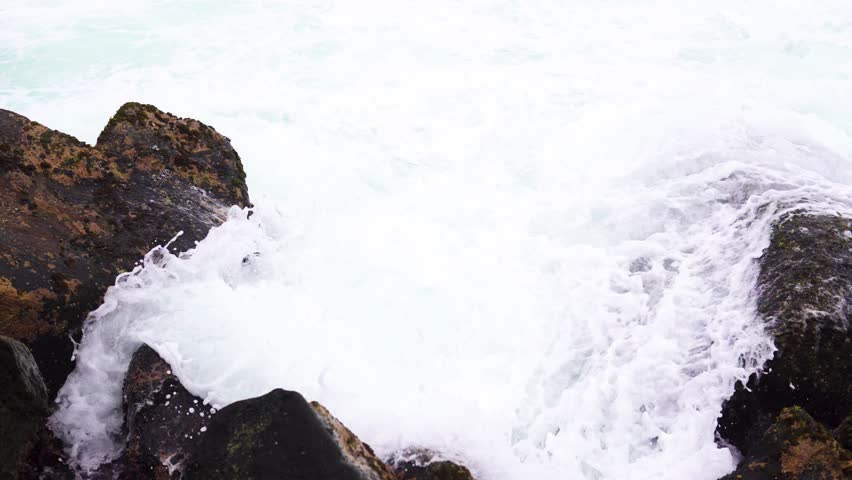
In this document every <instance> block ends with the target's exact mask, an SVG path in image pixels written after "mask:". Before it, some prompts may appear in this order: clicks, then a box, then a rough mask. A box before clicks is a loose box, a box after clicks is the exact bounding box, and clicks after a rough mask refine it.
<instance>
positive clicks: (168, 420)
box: [117, 345, 215, 480]
mask: <svg viewBox="0 0 852 480" xmlns="http://www.w3.org/2000/svg"><path fill="white" fill-rule="evenodd" d="M214 413H215V409H213V408H212V407H211V406H209V405H205V404H204V402H202V401H201V399H200V398H198V397H196V396H194V395H192V394H191V393H189V392H188V391H187V390H186V389H185V388H184V387H183V385H181V384H180V381H178V379H177V377H176V376H175V375H174V373H172V369H171V367H170V366H169V364H168V363H166V361H165V360H163V359H162V358H160V356H159V355H158V354H157V352H155V351H154V350H153V349H151V348H150V347H148V346H147V345H143V346H142V347H141V348H140V349H139V350H137V351H136V353H135V354H134V355H133V359H132V360H131V362H130V368H129V369H128V372H127V377H126V379H125V382H124V414H125V416H124V418H125V428H126V430H127V444H126V446H125V451H124V454H123V455H122V458H121V459H120V460H119V461H118V462H117V463H118V468H120V469H121V474H122V475H121V476H122V478H138V479H143V478H151V479H157V480H161V479H168V478H180V472H181V471H182V466H183V462H184V461H185V460H186V458H187V456H188V455H189V452H190V451H191V450H192V448H193V447H194V446H195V444H196V443H197V441H198V439H199V438H200V436H201V434H202V433H203V432H204V431H205V430H207V424H208V422H209V421H210V419H211V417H212V416H213V414H214Z"/></svg>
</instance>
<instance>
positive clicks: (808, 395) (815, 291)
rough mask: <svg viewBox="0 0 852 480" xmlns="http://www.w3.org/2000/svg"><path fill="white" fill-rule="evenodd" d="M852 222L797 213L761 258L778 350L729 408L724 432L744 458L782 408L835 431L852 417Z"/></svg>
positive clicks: (762, 300) (761, 289)
mask: <svg viewBox="0 0 852 480" xmlns="http://www.w3.org/2000/svg"><path fill="white" fill-rule="evenodd" d="M850 230H852V221H850V220H849V219H847V218H843V217H839V216H830V215H810V214H805V213H802V212H797V213H794V214H791V215H788V216H786V217H785V218H783V219H782V220H781V221H779V222H778V223H777V224H776V225H775V226H774V228H773V232H772V236H771V241H770V245H769V247H768V248H767V249H766V250H765V251H764V253H763V256H762V257H761V258H760V260H759V263H760V272H759V275H758V296H757V308H758V312H759V314H760V315H761V316H762V317H763V318H765V319H766V321H767V322H768V331H769V333H770V334H772V335H773V337H774V340H775V345H776V347H777V348H778V351H777V352H776V353H775V355H774V357H773V358H772V359H771V360H770V361H769V362H767V364H766V365H765V367H764V369H763V372H762V373H761V374H760V375H752V376H751V378H749V379H748V382H747V385H746V386H745V387H744V386H743V385H742V383H738V384H737V386H736V391H735V392H734V395H733V396H732V397H731V398H730V399H729V400H728V401H727V402H725V404H724V405H723V409H722V416H721V418H720V419H719V427H718V433H719V435H720V437H721V438H722V439H724V440H725V441H727V442H729V443H730V444H732V445H733V446H735V447H736V448H737V449H739V451H740V452H742V453H743V454H747V455H748V456H751V453H752V447H753V446H754V445H755V444H756V443H757V442H758V441H760V439H761V437H762V436H763V433H764V432H766V430H767V429H768V428H769V427H770V426H771V425H772V422H773V421H774V419H775V418H776V417H777V415H778V414H779V413H780V412H781V411H782V409H784V408H787V407H791V406H793V405H799V406H801V407H802V408H804V409H805V410H806V411H807V412H808V413H809V414H811V415H813V418H814V419H816V421H817V422H820V423H822V424H824V425H826V426H827V427H828V428H829V429H833V428H836V427H837V426H838V425H839V424H840V422H841V421H842V420H843V419H844V418H846V417H848V416H849V415H850V413H852V382H850V379H852V233H850Z"/></svg>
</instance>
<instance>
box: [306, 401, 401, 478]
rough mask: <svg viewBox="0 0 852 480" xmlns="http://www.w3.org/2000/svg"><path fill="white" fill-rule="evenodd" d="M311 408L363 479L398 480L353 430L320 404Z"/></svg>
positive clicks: (316, 403) (317, 403)
mask: <svg viewBox="0 0 852 480" xmlns="http://www.w3.org/2000/svg"><path fill="white" fill-rule="evenodd" d="M311 407H313V409H314V411H315V412H316V413H317V415H318V416H319V418H320V420H322V423H323V425H324V426H325V429H326V431H327V432H328V433H329V434H331V435H332V437H334V440H335V441H336V442H337V445H338V446H339V447H340V451H341V453H342V454H343V456H344V458H345V459H346V461H347V462H348V463H349V464H350V465H353V466H354V467H355V469H356V470H358V471H359V472H360V473H361V477H362V478H365V479H372V480H397V475H396V473H395V472H394V470H393V469H392V468H390V467H388V466H387V465H385V463H384V462H382V461H381V460H379V458H378V457H376V454H375V453H374V452H373V449H372V448H370V446H369V445H367V444H366V443H364V442H362V441H361V440H360V439H359V438H358V437H357V436H355V434H354V433H352V431H351V430H349V429H348V428H346V426H345V425H343V423H341V422H340V420H338V419H337V418H335V417H334V416H333V415H332V414H331V412H329V411H328V410H327V409H326V408H325V407H324V406H322V405H321V404H320V403H319V402H311Z"/></svg>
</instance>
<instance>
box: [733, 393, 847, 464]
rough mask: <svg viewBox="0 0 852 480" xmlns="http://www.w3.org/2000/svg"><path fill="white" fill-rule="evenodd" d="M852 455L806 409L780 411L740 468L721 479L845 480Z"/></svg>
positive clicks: (797, 408)
mask: <svg viewBox="0 0 852 480" xmlns="http://www.w3.org/2000/svg"><path fill="white" fill-rule="evenodd" d="M848 478H852V453H850V452H849V451H848V450H845V449H843V447H842V446H841V445H840V444H839V443H838V442H837V441H836V440H835V439H834V438H833V437H832V436H831V434H830V432H829V431H828V430H827V429H826V428H825V427H824V426H822V425H820V424H819V423H817V422H816V421H814V419H813V418H811V416H810V415H808V414H807V413H806V412H805V411H804V410H803V409H801V408H799V407H791V408H787V409H784V410H782V411H781V413H780V415H779V416H778V418H777V420H776V421H775V423H774V424H773V425H772V427H770V428H769V429H768V430H767V431H766V433H765V434H764V435H763V437H762V438H761V439H760V440H758V441H757V442H755V443H754V445H752V447H751V451H750V453H749V455H748V456H747V457H746V459H745V460H744V461H743V462H742V463H741V464H740V466H739V468H737V470H736V471H735V472H733V473H730V474H728V475H726V476H724V477H722V480H770V479H771V480H776V479H777V480H844V479H848Z"/></svg>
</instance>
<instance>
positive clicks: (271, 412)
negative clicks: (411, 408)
mask: <svg viewBox="0 0 852 480" xmlns="http://www.w3.org/2000/svg"><path fill="white" fill-rule="evenodd" d="M183 478H184V479H185V480H196V479H197V480H220V479H221V480H226V479H227V480H231V479H236V478H239V479H242V480H265V479H279V478H280V479H284V478H286V479H294V480H296V479H305V480H307V479H311V480H364V479H365V478H369V477H364V476H362V473H361V472H359V471H358V469H357V468H356V467H355V466H354V465H352V464H351V463H350V462H349V461H348V459H347V458H346V456H345V455H344V452H343V449H342V447H341V445H339V444H338V441H337V439H336V438H335V436H334V434H333V432H331V431H329V430H328V429H327V426H326V424H325V423H324V422H323V421H322V420H321V419H320V417H319V416H318V415H317V413H316V411H315V410H314V408H313V407H312V406H311V405H310V404H309V403H308V402H307V401H305V399H304V398H303V397H302V396H301V395H300V394H298V393H296V392H289V391H285V390H281V389H276V390H273V391H271V392H269V393H268V394H266V395H263V396H261V397H257V398H252V399H249V400H243V401H240V402H236V403H233V404H231V405H228V406H227V407H225V408H223V409H222V410H220V411H219V412H218V413H216V415H215V416H214V417H213V419H212V420H211V422H210V424H209V427H208V430H207V432H205V433H204V434H202V435H201V439H200V440H199V442H198V444H197V445H196V447H195V450H194V451H193V452H192V453H191V455H190V460H189V463H188V466H187V468H186V471H185V475H184V477H183Z"/></svg>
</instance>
